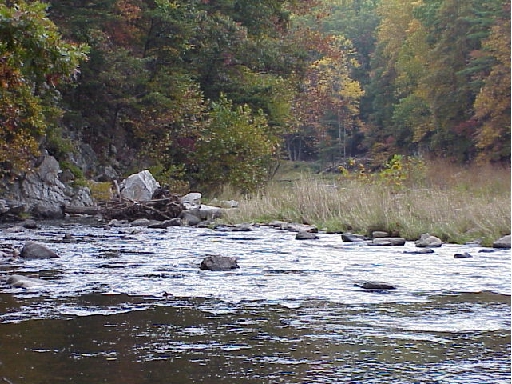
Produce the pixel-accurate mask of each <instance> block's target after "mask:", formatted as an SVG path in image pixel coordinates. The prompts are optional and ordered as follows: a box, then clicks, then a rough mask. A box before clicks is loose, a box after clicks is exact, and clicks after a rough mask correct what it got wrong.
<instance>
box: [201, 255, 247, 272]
mask: <svg viewBox="0 0 512 384" xmlns="http://www.w3.org/2000/svg"><path fill="white" fill-rule="evenodd" d="M200 268H201V269H203V270H208V271H229V270H231V269H237V268H240V267H239V266H238V264H237V262H236V259H235V258H234V257H228V256H220V255H208V256H206V257H205V258H204V259H203V261H202V262H201V265H200Z"/></svg>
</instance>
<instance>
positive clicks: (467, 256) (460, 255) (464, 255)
mask: <svg viewBox="0 0 512 384" xmlns="http://www.w3.org/2000/svg"><path fill="white" fill-rule="evenodd" d="M453 257H454V258H455V259H471V258H472V257H473V256H471V254H469V253H467V252H464V253H456V254H455V255H453Z"/></svg>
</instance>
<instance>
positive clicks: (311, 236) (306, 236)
mask: <svg viewBox="0 0 512 384" xmlns="http://www.w3.org/2000/svg"><path fill="white" fill-rule="evenodd" d="M295 239H297V240H315V239H318V236H317V235H316V234H315V233H312V232H308V231H304V230H302V231H299V232H297V234H296V235H295Z"/></svg>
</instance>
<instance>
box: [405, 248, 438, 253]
mask: <svg viewBox="0 0 512 384" xmlns="http://www.w3.org/2000/svg"><path fill="white" fill-rule="evenodd" d="M404 253H405V254H407V255H427V254H429V253H434V250H433V249H430V248H422V249H417V250H414V251H404Z"/></svg>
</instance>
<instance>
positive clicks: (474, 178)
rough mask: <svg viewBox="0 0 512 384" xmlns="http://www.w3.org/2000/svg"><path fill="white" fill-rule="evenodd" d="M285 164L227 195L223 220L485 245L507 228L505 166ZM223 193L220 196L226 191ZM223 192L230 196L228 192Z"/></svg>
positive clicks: (508, 201)
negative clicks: (229, 203)
mask: <svg viewBox="0 0 512 384" xmlns="http://www.w3.org/2000/svg"><path fill="white" fill-rule="evenodd" d="M297 167H298V166H295V167H293V166H292V167H291V168H290V167H289V168H288V170H287V171H285V172H282V173H281V174H279V175H277V177H276V179H275V181H273V182H272V183H270V184H269V185H268V186H267V187H266V188H265V190H263V191H260V192H259V193H257V194H255V195H253V196H250V197H243V196H235V198H236V199H238V201H239V202H240V206H239V209H237V210H233V211H232V212H230V213H229V214H228V216H227V217H226V220H228V221H229V222H233V223H237V222H267V221H271V220H286V221H293V222H307V223H310V224H314V225H316V226H318V227H319V228H320V229H326V230H328V231H347V230H351V231H352V232H358V233H366V232H367V230H368V229H369V228H379V229H383V230H387V231H398V232H399V234H400V236H403V237H405V238H407V239H411V240H413V239H416V238H418V237H419V236H420V235H421V234H422V233H425V232H428V233H430V234H433V235H436V236H439V237H441V238H442V239H443V240H444V241H446V242H453V243H464V242H467V241H475V240H481V241H482V242H483V244H486V245H490V244H492V242H493V241H494V240H496V239H497V238H499V237H501V236H502V235H504V234H508V233H510V220H511V215H510V169H504V168H490V167H476V166H474V167H472V168H463V167H459V166H454V165H449V164H443V163H429V164H422V165H421V166H415V167H414V169H412V170H411V169H409V171H407V174H406V175H405V176H403V175H402V174H401V175H400V178H397V177H396V174H391V177H390V174H389V172H388V174H384V176H382V174H379V175H362V176H361V175H359V174H357V173H350V174H346V175H341V174H336V175H333V174H330V175H318V174H314V173H311V172H308V171H307V170H305V169H304V168H300V169H301V171H300V172H299V173H297V169H298V168H297ZM226 196H227V195H226ZM229 198H233V195H232V194H230V196H229Z"/></svg>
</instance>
